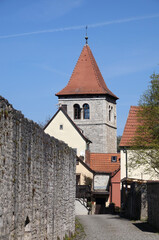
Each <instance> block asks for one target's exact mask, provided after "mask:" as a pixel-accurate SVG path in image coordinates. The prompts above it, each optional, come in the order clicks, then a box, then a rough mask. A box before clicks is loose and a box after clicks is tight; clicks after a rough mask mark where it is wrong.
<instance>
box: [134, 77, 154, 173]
mask: <svg viewBox="0 0 159 240" xmlns="http://www.w3.org/2000/svg"><path fill="white" fill-rule="evenodd" d="M150 78H151V81H150V86H149V87H148V90H147V91H146V92H145V93H144V94H143V95H142V96H141V98H140V101H139V110H138V114H137V118H138V127H137V131H136V134H135V137H134V138H133V141H132V144H133V146H132V149H133V150H135V151H134V153H135V155H133V157H132V159H131V160H132V161H131V163H132V165H133V164H135V165H136V167H137V166H138V165H143V164H144V165H145V164H146V166H147V171H150V169H152V168H153V169H154V170H155V171H156V172H157V173H159V74H153V75H152V76H151V77H150Z"/></svg>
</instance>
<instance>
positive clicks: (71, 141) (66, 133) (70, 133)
mask: <svg viewBox="0 0 159 240" xmlns="http://www.w3.org/2000/svg"><path fill="white" fill-rule="evenodd" d="M60 125H63V129H62V130H60ZM45 133H48V134H49V135H50V136H53V137H55V138H57V139H59V140H62V141H64V142H65V143H67V144H68V146H69V147H72V148H76V149H77V156H80V155H84V154H85V150H86V142H85V140H84V139H83V138H82V137H81V135H80V134H79V133H78V131H77V130H76V129H75V128H74V127H73V125H72V124H71V123H70V121H69V120H68V119H67V118H66V116H65V115H64V114H63V112H62V111H59V112H58V114H57V115H56V116H55V118H54V119H53V120H52V121H51V122H50V124H49V125H48V126H47V128H46V129H45Z"/></svg>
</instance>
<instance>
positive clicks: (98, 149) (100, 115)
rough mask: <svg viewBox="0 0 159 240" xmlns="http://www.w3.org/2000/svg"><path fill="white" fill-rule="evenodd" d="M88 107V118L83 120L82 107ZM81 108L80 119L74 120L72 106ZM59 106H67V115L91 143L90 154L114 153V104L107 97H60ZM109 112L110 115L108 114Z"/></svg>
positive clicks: (113, 101)
mask: <svg viewBox="0 0 159 240" xmlns="http://www.w3.org/2000/svg"><path fill="white" fill-rule="evenodd" d="M85 103H86V104H88V105H89V109H90V118H89V119H84V118H83V105H84V104H85ZM75 104H78V105H79V106H80V108H81V119H74V105H75ZM59 105H60V106H61V105H67V114H68V115H69V117H70V118H71V119H72V120H73V121H74V122H75V124H76V125H77V126H78V127H79V128H80V129H81V130H82V133H83V134H84V135H85V136H86V137H87V138H88V139H89V140H91V141H92V143H91V145H90V150H91V152H94V153H115V152H116V102H115V100H114V99H112V98H110V97H108V96H101V95H96V96H78V97H71V96H68V97H65V98H63V97H60V98H59ZM109 111H111V113H110V112H109Z"/></svg>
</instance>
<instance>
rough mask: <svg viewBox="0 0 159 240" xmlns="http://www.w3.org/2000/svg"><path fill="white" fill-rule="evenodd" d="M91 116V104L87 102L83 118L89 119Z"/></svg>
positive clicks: (84, 106)
mask: <svg viewBox="0 0 159 240" xmlns="http://www.w3.org/2000/svg"><path fill="white" fill-rule="evenodd" d="M89 118H90V109H89V105H88V104H87V103H85V104H84V105H83V119H89Z"/></svg>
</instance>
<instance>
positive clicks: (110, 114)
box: [109, 106, 113, 121]
mask: <svg viewBox="0 0 159 240" xmlns="http://www.w3.org/2000/svg"><path fill="white" fill-rule="evenodd" d="M112 110H113V107H111V106H109V121H111V120H112Z"/></svg>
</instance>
